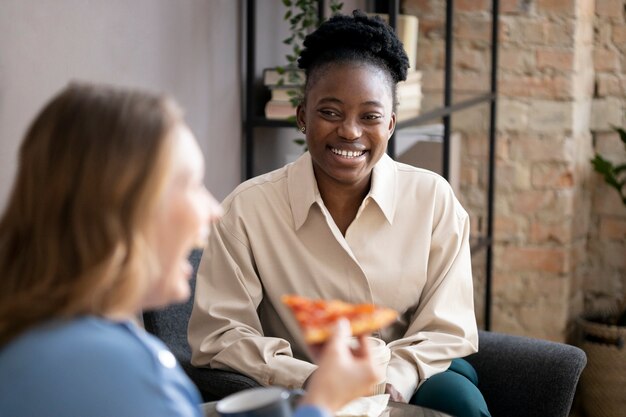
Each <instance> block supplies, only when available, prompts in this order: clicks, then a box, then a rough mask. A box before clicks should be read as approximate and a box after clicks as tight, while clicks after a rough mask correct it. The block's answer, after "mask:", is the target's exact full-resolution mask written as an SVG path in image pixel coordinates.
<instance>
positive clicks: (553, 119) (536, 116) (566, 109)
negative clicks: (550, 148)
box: [529, 100, 572, 134]
mask: <svg viewBox="0 0 626 417" xmlns="http://www.w3.org/2000/svg"><path fill="white" fill-rule="evenodd" d="M529 127H530V130H531V131H534V132H540V133H551V134H554V133H563V132H564V131H565V132H567V131H568V130H569V129H571V127H572V103H569V102H561V101H552V100H533V102H532V103H531V109H530V123H529Z"/></svg>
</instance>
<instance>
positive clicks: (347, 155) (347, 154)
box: [330, 148, 365, 158]
mask: <svg viewBox="0 0 626 417" xmlns="http://www.w3.org/2000/svg"><path fill="white" fill-rule="evenodd" d="M330 151H331V152H332V153H334V154H335V155H339V156H343V157H344V158H358V157H359V156H361V155H363V154H364V153H365V151H346V150H341V149H337V148H330Z"/></svg>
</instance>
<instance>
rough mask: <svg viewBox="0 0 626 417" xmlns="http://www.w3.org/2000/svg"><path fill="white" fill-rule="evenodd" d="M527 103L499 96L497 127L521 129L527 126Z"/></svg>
mask: <svg viewBox="0 0 626 417" xmlns="http://www.w3.org/2000/svg"><path fill="white" fill-rule="evenodd" d="M529 109H530V107H529V105H528V104H527V103H523V102H521V101H516V100H508V99H506V98H501V99H500V100H498V128H499V129H504V130H507V129H510V130H523V129H526V128H527V127H528V120H529V116H528V114H529Z"/></svg>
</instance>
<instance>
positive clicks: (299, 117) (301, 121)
mask: <svg viewBox="0 0 626 417" xmlns="http://www.w3.org/2000/svg"><path fill="white" fill-rule="evenodd" d="M304 114H305V111H304V104H302V103H300V104H298V107H296V123H297V125H298V129H302V128H303V127H306V121H305V120H306V118H305V117H304Z"/></svg>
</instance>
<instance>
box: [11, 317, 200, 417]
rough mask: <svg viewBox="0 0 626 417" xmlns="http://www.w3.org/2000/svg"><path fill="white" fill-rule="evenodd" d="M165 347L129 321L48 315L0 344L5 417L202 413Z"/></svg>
mask: <svg viewBox="0 0 626 417" xmlns="http://www.w3.org/2000/svg"><path fill="white" fill-rule="evenodd" d="M200 402H201V398H200V395H199V393H198V391H197V389H196V387H195V386H194V385H193V384H192V383H191V381H190V380H189V379H188V378H187V376H186V375H185V374H184V372H183V371H182V369H181V368H180V367H179V365H178V364H177V363H176V359H175V358H174V356H173V355H172V353H171V352H170V351H169V350H168V349H167V347H166V346H165V345H164V344H163V343H162V342H161V341H160V340H158V339H156V338H155V337H153V336H151V335H149V334H148V333H146V332H145V331H144V330H143V329H141V328H138V327H137V326H135V325H134V324H132V323H129V322H113V321H109V320H104V319H100V318H96V317H85V318H79V319H74V320H69V321H55V322H51V323H48V324H45V325H42V326H39V327H36V328H33V329H32V330H29V331H27V332H26V333H24V334H22V335H20V336H18V338H17V339H14V340H13V341H12V342H10V343H9V344H8V345H6V346H5V347H4V348H3V349H2V350H0V417H19V416H28V417H38V416H41V417H44V416H45V417H86V416H90V417H138V416H150V417H173V416H177V417H199V416H201V412H200V408H199V404H200Z"/></svg>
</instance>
